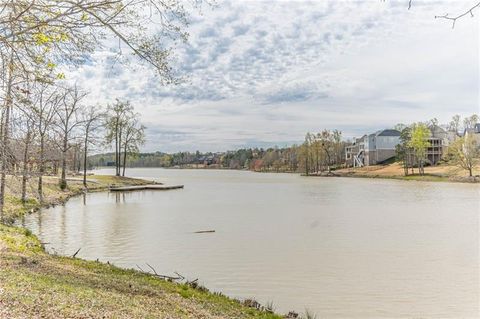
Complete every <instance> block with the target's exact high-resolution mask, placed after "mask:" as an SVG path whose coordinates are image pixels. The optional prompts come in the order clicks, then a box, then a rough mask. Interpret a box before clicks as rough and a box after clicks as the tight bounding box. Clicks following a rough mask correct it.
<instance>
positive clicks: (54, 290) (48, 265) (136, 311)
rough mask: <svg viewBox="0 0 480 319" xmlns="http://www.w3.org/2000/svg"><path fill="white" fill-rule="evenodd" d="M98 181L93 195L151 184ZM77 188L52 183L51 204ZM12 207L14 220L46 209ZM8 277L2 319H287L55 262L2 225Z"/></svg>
mask: <svg viewBox="0 0 480 319" xmlns="http://www.w3.org/2000/svg"><path fill="white" fill-rule="evenodd" d="M92 178H93V177H92ZM94 178H95V180H96V181H97V184H95V185H91V187H92V189H93V190H102V189H105V188H106V187H108V185H111V184H116V185H127V184H129V185H131V184H134V183H135V184H138V183H145V181H141V180H132V179H125V178H116V177H111V176H105V177H103V176H101V177H98V176H95V177H94ZM69 184H70V185H69V188H68V190H67V191H65V192H62V191H60V190H59V189H58V185H57V184H56V183H49V184H48V185H49V186H48V187H47V188H46V190H47V191H48V192H50V194H49V197H48V200H49V201H53V202H55V203H57V202H59V201H61V200H63V201H64V200H66V199H67V198H69V197H70V196H73V195H75V194H77V193H78V192H80V191H83V187H82V186H81V185H77V183H69ZM54 195H56V196H54ZM8 205H9V207H10V209H11V212H10V214H11V215H10V216H17V217H18V216H21V215H22V214H25V213H26V212H28V211H30V210H31V209H35V208H38V207H39V206H40V204H39V203H38V201H36V200H33V199H31V200H29V201H27V203H25V204H23V203H21V201H19V200H18V198H17V197H15V196H14V195H13V194H11V195H10V197H9V198H8ZM0 270H1V271H0V318H31V317H38V318H264V319H278V318H281V316H278V315H276V314H273V313H270V312H268V311H263V310H259V309H253V308H250V307H247V306H245V305H243V304H242V303H241V302H239V301H237V300H233V299H230V298H228V297H226V296H224V295H222V294H218V293H211V292H209V291H208V290H206V289H205V288H203V287H201V286H196V285H195V286H193V285H188V284H179V283H173V282H169V281H165V280H163V279H159V278H157V277H154V276H152V275H148V274H144V273H141V272H139V271H136V270H128V269H122V268H118V267H115V266H113V265H109V264H104V263H99V262H95V261H85V260H82V259H78V258H69V257H61V256H54V255H49V254H47V253H46V252H45V251H44V249H43V247H42V245H41V243H40V241H39V240H38V238H37V237H36V236H34V235H33V234H32V233H31V232H30V231H29V230H26V229H24V228H19V227H14V226H7V225H2V224H0Z"/></svg>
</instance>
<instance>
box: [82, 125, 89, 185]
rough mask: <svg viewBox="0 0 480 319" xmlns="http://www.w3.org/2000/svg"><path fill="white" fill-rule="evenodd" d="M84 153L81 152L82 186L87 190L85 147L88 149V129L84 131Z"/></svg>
mask: <svg viewBox="0 0 480 319" xmlns="http://www.w3.org/2000/svg"><path fill="white" fill-rule="evenodd" d="M83 147H84V152H83V186H84V187H85V188H87V147H88V128H87V129H86V131H85V141H84V145H83Z"/></svg>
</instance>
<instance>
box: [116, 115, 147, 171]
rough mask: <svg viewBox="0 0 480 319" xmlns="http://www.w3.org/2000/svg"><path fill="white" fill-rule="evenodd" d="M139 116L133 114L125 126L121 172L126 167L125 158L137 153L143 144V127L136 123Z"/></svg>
mask: <svg viewBox="0 0 480 319" xmlns="http://www.w3.org/2000/svg"><path fill="white" fill-rule="evenodd" d="M138 117H139V114H133V116H132V117H130V118H129V119H127V122H126V124H125V129H124V130H125V138H124V140H123V171H122V176H125V167H126V166H127V157H128V155H132V154H135V153H138V152H139V147H140V146H141V145H143V144H144V143H145V126H143V125H141V124H140V122H139V121H138Z"/></svg>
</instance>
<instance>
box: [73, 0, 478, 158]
mask: <svg viewBox="0 0 480 319" xmlns="http://www.w3.org/2000/svg"><path fill="white" fill-rule="evenodd" d="M470 2H471V1H468V0H466V1H464V2H463V1H462V2H461V1H458V2H451V1H414V2H413V7H412V9H411V10H407V6H408V1H407V0H405V1H403V0H401V1H385V2H382V1H315V2H299V1H290V2H286V1H281V2H280V1H272V2H267V1H248V2H244V1H242V2H240V1H238V2H237V1H235V2H234V1H231V2H220V3H219V6H218V7H215V8H214V9H209V8H206V9H204V10H203V15H195V16H194V17H193V18H194V19H193V22H192V25H191V28H190V30H189V32H190V34H191V38H190V42H189V44H187V45H184V46H181V47H179V48H178V50H177V51H178V54H177V58H176V60H175V63H174V66H175V67H176V69H177V70H178V71H179V73H180V74H183V75H188V76H189V78H188V81H187V82H186V83H184V84H182V85H180V86H177V87H162V86H161V85H160V84H159V82H158V81H157V80H156V79H155V77H154V75H153V73H152V71H151V70H148V69H146V68H137V69H132V68H124V67H123V66H122V65H120V64H116V65H114V66H111V63H106V64H105V61H109V59H111V58H112V57H111V56H110V55H109V53H108V52H98V53H96V54H95V56H94V59H93V61H92V62H91V63H89V64H87V65H84V66H82V67H81V68H80V69H79V70H76V71H75V72H74V73H73V74H74V77H75V78H76V79H79V81H80V82H82V83H83V85H84V86H85V87H86V88H88V89H89V90H91V91H92V94H91V99H92V100H93V101H99V102H101V103H107V102H108V101H113V100H114V98H116V97H121V98H129V99H130V100H132V102H133V104H134V105H136V106H137V108H138V110H139V111H140V112H141V113H142V114H143V119H144V121H145V122H146V124H147V126H148V127H149V129H148V131H147V134H148V136H147V138H148V140H149V142H148V143H147V145H146V147H145V150H149V151H154V150H163V151H177V150H195V149H200V150H212V151H214V150H223V149H229V148H233V147H240V146H248V145H262V146H264V145H275V144H278V145H282V146H283V145H285V144H287V143H292V142H294V141H300V140H301V139H302V138H303V135H304V133H305V132H306V131H318V130H320V129H322V128H324V127H326V128H339V129H341V130H343V131H344V135H346V136H353V135H356V134H361V133H363V132H364V131H366V130H375V129H377V128H382V127H384V126H389V125H393V124H395V123H397V122H412V121H418V120H425V119H429V118H432V117H437V118H439V120H440V121H444V122H445V121H447V120H448V119H449V117H450V116H451V115H453V114H455V113H461V114H468V113H473V112H478V106H479V99H478V95H479V93H478V92H479V78H478V74H479V61H478V56H479V52H478V50H479V49H478V45H479V40H478V39H479V34H478V33H479V32H478V18H473V19H471V18H469V17H467V18H464V19H463V20H461V21H459V22H458V23H457V25H456V27H455V29H453V30H452V29H451V24H449V22H447V21H439V20H438V19H437V20H435V19H434V18H433V16H434V15H435V14H443V13H445V12H451V13H452V14H454V13H455V12H461V11H462V10H463V9H464V8H467V7H468V5H469V4H471V3H470ZM479 14H480V12H479ZM105 65H109V67H108V68H105ZM132 67H134V66H132Z"/></svg>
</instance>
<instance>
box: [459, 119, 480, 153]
mask: <svg viewBox="0 0 480 319" xmlns="http://www.w3.org/2000/svg"><path fill="white" fill-rule="evenodd" d="M470 135H472V136H473V138H474V140H475V143H476V144H477V146H478V147H480V123H477V124H475V125H474V126H473V127H472V128H467V129H465V130H464V132H463V136H465V137H467V136H470Z"/></svg>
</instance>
